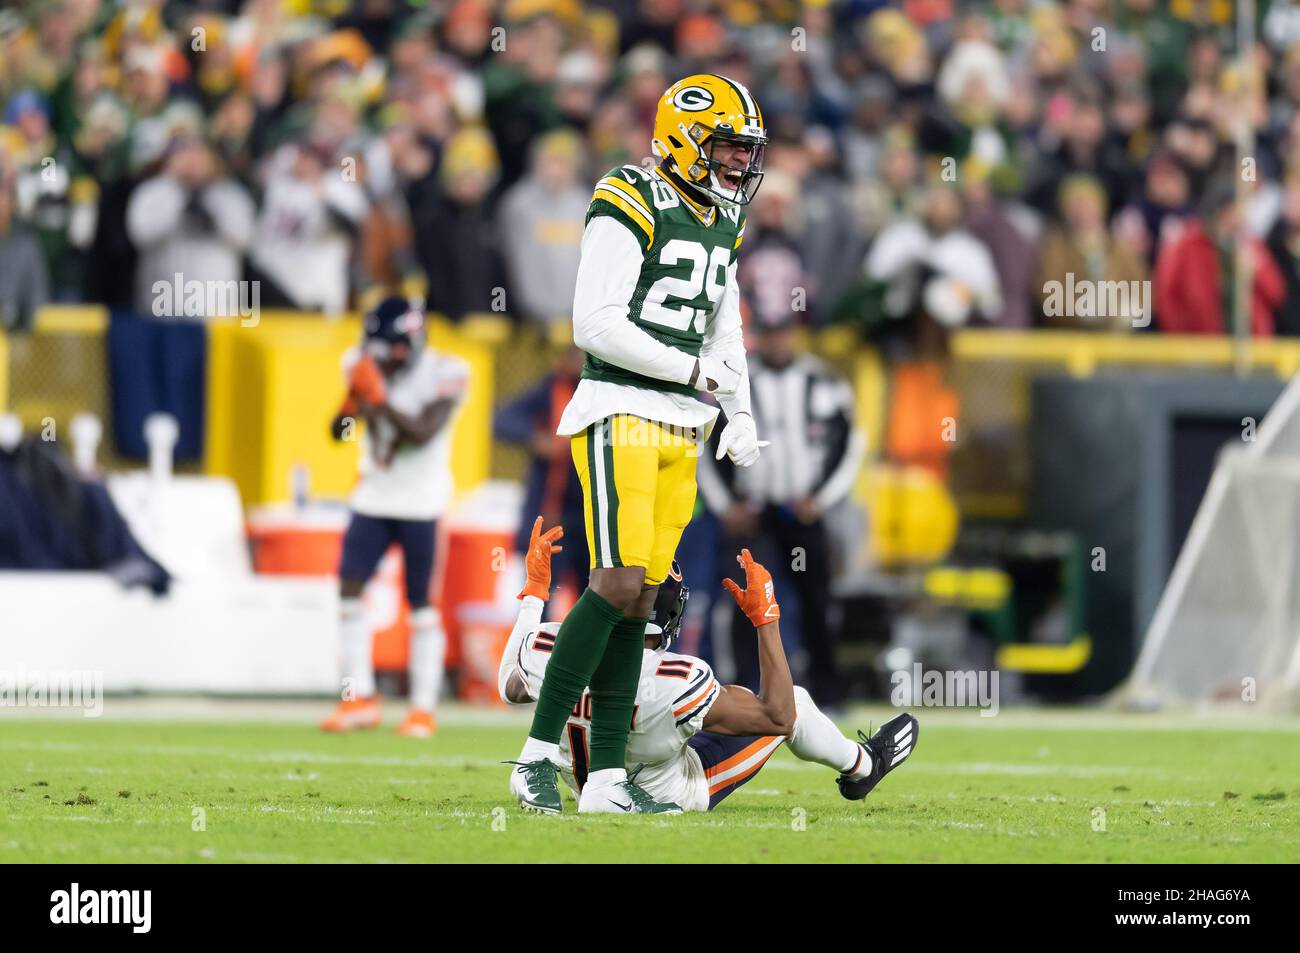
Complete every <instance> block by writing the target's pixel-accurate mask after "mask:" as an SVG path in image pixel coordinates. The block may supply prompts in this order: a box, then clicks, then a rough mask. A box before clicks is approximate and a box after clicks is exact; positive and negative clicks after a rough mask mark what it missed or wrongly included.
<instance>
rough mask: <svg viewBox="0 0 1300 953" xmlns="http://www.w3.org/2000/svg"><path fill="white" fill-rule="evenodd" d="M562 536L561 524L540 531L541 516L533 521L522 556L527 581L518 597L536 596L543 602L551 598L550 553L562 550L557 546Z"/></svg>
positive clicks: (562, 550) (562, 528)
mask: <svg viewBox="0 0 1300 953" xmlns="http://www.w3.org/2000/svg"><path fill="white" fill-rule="evenodd" d="M563 538H564V527H563V526H552V527H551V528H550V529H548V530H547V531H546V532H545V533H543V532H542V518H541V517H540V516H539V517H537V520H536V521H535V522H534V523H533V534H532V536H530V537H529V539H528V555H526V556H525V557H524V570H525V571H526V572H527V573H528V581H527V582H526V583H524V588H523V589H522V590H521V591H520V593H519V595H518V598H520V599H522V598H523V597H524V596H536V597H537V598H538V599H541V600H542V601H543V602H545V601H546V600H547V599H549V598H551V553H562V552H564V547H563V546H557V545H556V543H558V542H559V541H560V540H562V539H563Z"/></svg>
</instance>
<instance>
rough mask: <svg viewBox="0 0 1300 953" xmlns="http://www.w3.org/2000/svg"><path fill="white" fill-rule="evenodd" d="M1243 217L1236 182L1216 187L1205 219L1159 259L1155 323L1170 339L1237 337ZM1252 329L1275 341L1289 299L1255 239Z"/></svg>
mask: <svg viewBox="0 0 1300 953" xmlns="http://www.w3.org/2000/svg"><path fill="white" fill-rule="evenodd" d="M1239 223H1240V215H1239V211H1238V208H1237V202H1236V198H1235V195H1234V190H1233V183H1232V182H1231V181H1230V180H1221V181H1218V182H1216V183H1214V184H1213V185H1211V186H1210V189H1209V191H1208V193H1207V194H1206V197H1205V201H1204V202H1203V203H1202V207H1201V215H1200V218H1199V220H1197V221H1194V222H1191V223H1189V224H1188V225H1187V227H1186V228H1185V229H1183V231H1182V232H1181V233H1180V234H1179V235H1178V237H1177V238H1175V239H1173V240H1172V241H1169V242H1167V243H1166V244H1165V245H1164V247H1163V248H1162V249H1161V250H1160V254H1159V256H1158V257H1157V258H1156V271H1155V288H1154V290H1155V322H1156V326H1157V327H1158V328H1159V329H1160V330H1161V331H1165V332H1167V333H1170V334H1231V333H1232V309H1233V295H1234V288H1233V283H1234V281H1235V277H1236V268H1235V265H1236V262H1235V257H1236V251H1237V249H1238V247H1239V245H1240V242H1241V238H1240V235H1241V231H1240V227H1239ZM1248 250H1249V253H1250V256H1251V271H1252V275H1251V290H1250V329H1251V334H1253V335H1255V336H1256V337H1271V336H1272V334H1273V318H1274V314H1275V313H1276V312H1277V309H1278V308H1279V307H1280V306H1281V304H1282V300H1283V298H1284V297H1285V295H1286V285H1285V282H1284V280H1283V277H1282V273H1281V272H1280V271H1279V270H1278V267H1277V263H1276V262H1275V261H1274V260H1273V257H1272V256H1271V255H1270V254H1269V253H1268V250H1267V248H1266V247H1265V246H1264V244H1263V242H1261V241H1259V240H1258V239H1257V238H1255V237H1253V236H1252V237H1251V238H1250V239H1249V246H1248Z"/></svg>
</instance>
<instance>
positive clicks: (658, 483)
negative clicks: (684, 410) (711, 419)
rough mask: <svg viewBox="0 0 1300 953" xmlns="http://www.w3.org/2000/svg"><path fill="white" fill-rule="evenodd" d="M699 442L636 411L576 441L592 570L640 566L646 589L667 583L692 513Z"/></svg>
mask: <svg viewBox="0 0 1300 953" xmlns="http://www.w3.org/2000/svg"><path fill="white" fill-rule="evenodd" d="M696 437H697V432H696V430H695V429H694V428H689V427H688V428H682V427H670V426H667V425H665V424H660V423H656V422H654V421H651V420H645V419H644V418H641V417H634V416H632V415H631V414H615V415H613V416H610V417H606V418H605V419H604V420H598V421H597V422H596V423H594V424H592V425H591V426H590V427H588V428H587V429H586V430H585V431H583V432H582V433H580V434H575V435H574V436H573V438H572V439H571V440H570V449H571V450H572V452H573V465H574V467H576V468H577V471H578V479H579V480H580V481H581V483H582V496H583V501H584V507H583V512H584V514H585V517H586V519H585V522H586V526H587V548H588V551H589V552H590V553H591V568H593V569H595V568H597V567H611V566H643V567H645V571H646V574H645V581H646V585H651V586H653V585H658V584H659V583H661V582H663V581H664V579H665V578H666V577H667V575H668V569H669V567H670V566H672V562H673V557H674V556H675V555H676V553H677V543H678V542H679V541H680V540H681V538H682V531H683V530H684V529H686V524H687V523H689V522H690V521H691V513H692V511H693V510H694V509H695V463H696V459H697V457H698V455H699V453H700V446H699V444H698V443H696Z"/></svg>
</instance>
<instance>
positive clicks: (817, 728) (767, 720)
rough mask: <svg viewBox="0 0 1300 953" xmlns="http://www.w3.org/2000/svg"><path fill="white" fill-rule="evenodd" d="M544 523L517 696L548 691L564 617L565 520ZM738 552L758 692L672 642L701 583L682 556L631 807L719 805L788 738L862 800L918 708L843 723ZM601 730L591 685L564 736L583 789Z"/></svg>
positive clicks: (504, 686)
mask: <svg viewBox="0 0 1300 953" xmlns="http://www.w3.org/2000/svg"><path fill="white" fill-rule="evenodd" d="M541 529H542V519H541V517H538V518H537V522H536V523H535V524H534V526H533V534H532V539H531V540H530V542H529V546H528V555H527V557H526V559H525V565H526V567H527V570H528V582H527V584H526V585H525V586H524V589H523V591H522V592H521V593H520V594H519V598H520V600H521V601H522V605H521V606H520V607H519V618H518V620H517V621H516V622H515V627H514V631H512V632H511V633H510V640H509V641H508V642H507V643H506V648H505V651H504V652H503V653H502V656H501V665H500V668H499V669H498V672H497V690H498V691H499V692H500V695H501V699H502V701H505V702H506V703H507V704H511V705H523V704H528V703H530V702H534V701H536V700H537V696H538V694H539V693H540V690H541V685H542V680H543V678H544V676H545V674H546V668H547V665H548V663H549V662H550V658H551V653H552V652H553V651H554V649H555V639H556V635H557V634H558V632H559V628H560V627H559V624H557V623H553V622H551V623H542V621H541V619H542V607H543V605H544V604H545V602H546V599H547V598H548V597H549V595H550V581H551V563H550V560H551V553H552V552H556V551H559V549H560V547H559V546H556V545H555V544H556V542H557V541H558V540H559V539H560V538H562V537H563V535H564V531H563V530H562V529H561V528H560V527H558V526H556V527H554V528H552V529H551V530H550V531H548V532H546V533H543V532H542V531H541ZM736 561H737V562H738V563H740V565H741V567H742V568H743V569H744V571H745V587H744V588H743V589H742V588H741V587H740V586H738V585H736V583H735V582H733V581H732V580H730V579H726V580H724V581H723V585H724V586H726V587H727V590H728V591H729V592H730V593H731V595H732V597H733V598H734V599H735V600H736V603H737V605H739V606H740V610H741V612H743V613H744V614H745V615H746V616H747V617H748V618H749V620H750V622H751V623H753V625H754V635H755V637H756V640H757V642H758V658H759V690H758V693H757V694H755V693H754V692H752V691H750V690H749V689H747V688H745V687H743V686H741V685H721V684H719V683H718V680H717V679H716V678H715V677H714V675H713V670H712V669H711V668H710V667H709V664H708V663H707V662H705V661H704V660H703V659H699V658H696V657H694V656H692V655H679V654H677V653H675V652H672V651H670V648H671V646H672V643H673V641H674V639H675V638H676V636H677V631H678V629H679V627H680V625H681V619H682V611H683V610H684V609H685V606H686V600H687V598H688V596H689V594H690V590H689V589H687V587H686V585H685V582H684V581H683V579H682V574H681V571H680V570H679V569H678V568H677V564H676V563H674V564H673V566H672V568H671V569H670V570H669V573H668V577H667V578H666V579H665V580H664V582H663V584H662V585H661V586H660V587H659V592H658V597H657V598H656V600H655V605H654V609H653V610H652V612H651V615H650V619H649V621H648V622H647V624H646V626H645V636H644V649H643V651H642V653H641V677H640V680H639V682H638V683H637V690H636V706H635V708H634V709H633V714H632V730H631V733H630V734H629V735H628V742H627V753H626V759H627V762H626V764H627V771H628V775H629V777H634V778H635V782H634V784H633V785H632V786H631V787H630V788H629V789H628V795H627V802H626V804H625V805H622V809H623V810H624V811H627V812H629V813H631V812H637V811H638V810H639V809H640V807H641V805H638V804H637V803H636V801H637V799H638V798H640V799H644V800H647V801H651V802H658V803H665V802H669V803H673V804H677V805H680V806H681V808H682V810H685V811H711V810H713V809H714V808H715V807H717V806H718V804H719V803H721V801H722V800H723V799H724V798H725V797H727V796H728V795H729V794H731V793H732V792H734V791H735V790H736V789H737V788H739V787H740V786H741V785H742V784H744V783H745V782H746V781H749V780H750V779H751V778H753V777H754V776H755V775H757V774H758V772H759V770H760V769H761V768H762V767H763V765H765V764H766V763H767V760H768V759H769V758H770V757H772V755H773V754H775V753H776V749H777V748H779V747H781V745H782V744H786V745H788V746H789V747H790V752H791V754H793V755H794V756H795V757H796V758H799V759H801V760H803V761H811V762H813V763H815V764H821V765H825V766H826V767H828V768H830V769H831V770H833V771H835V772H836V773H837V774H838V775H839V776H838V778H837V779H836V783H837V784H838V785H839V789H840V794H841V795H843V796H844V797H845V798H847V799H848V800H850V801H857V800H861V799H862V798H864V797H866V796H867V795H868V794H869V793H871V790H872V789H873V788H874V787H875V786H876V785H877V784H879V783H880V781H881V779H882V778H884V776H885V775H886V774H888V773H889V772H890V771H892V770H894V769H895V768H897V767H899V766H900V765H901V764H902V763H903V762H904V761H906V760H907V758H908V757H909V756H910V755H911V753H912V752H913V751H914V750H915V748H916V739H917V738H918V737H919V735H920V726H919V725H918V724H917V721H916V719H915V718H914V717H912V716H911V715H907V714H902V715H897V716H895V717H894V718H892V719H890V720H889V721H887V722H886V723H885V724H884V725H882V726H881V728H880V730H879V731H877V732H876V733H875V734H874V735H872V736H871V737H870V738H868V737H867V736H866V735H865V734H864V733H863V732H858V739H859V740H858V741H856V742H854V741H852V740H850V739H848V738H846V737H844V735H842V734H841V733H840V730H839V729H838V728H836V727H835V723H834V722H832V721H831V720H830V719H829V718H827V717H826V715H824V714H823V713H822V712H821V710H820V709H818V707H817V705H816V704H815V703H814V702H813V700H812V696H811V695H809V694H808V692H807V691H805V690H804V689H802V688H800V687H799V686H797V685H795V684H794V681H793V680H792V678H791V676H790V666H789V665H788V664H787V662H786V657H785V650H784V649H783V648H782V647H781V633H780V630H779V628H778V620H779V619H780V618H781V608H780V606H779V605H778V604H777V601H776V593H775V590H774V588H773V586H772V577H771V575H769V574H768V571H767V570H766V569H764V568H763V567H762V566H761V565H759V564H758V563H756V562H754V559H753V557H752V556H751V555H750V553H749V550H747V549H745V550H742V551H741V555H740V556H739V557H737V560H736ZM590 734H591V693H590V691H587V692H583V694H582V696H581V697H580V698H579V699H578V703H577V705H575V706H574V710H573V711H572V712H571V713H570V714H569V719H568V722H567V723H566V725H565V730H564V732H563V733H562V734H561V736H560V753H559V761H560V763H559V765H558V767H559V773H560V775H561V776H562V777H563V778H564V780H565V782H566V783H567V784H568V785H569V788H570V789H571V790H572V791H573V792H574V793H575V794H577V793H580V792H581V791H582V789H583V787H584V785H585V784H586V782H587V778H588V776H589V774H590V770H591V761H590V741H589V739H590Z"/></svg>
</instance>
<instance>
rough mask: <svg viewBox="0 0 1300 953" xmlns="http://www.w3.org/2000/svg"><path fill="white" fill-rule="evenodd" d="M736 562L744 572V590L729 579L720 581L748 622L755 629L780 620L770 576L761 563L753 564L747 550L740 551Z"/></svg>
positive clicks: (779, 611)
mask: <svg viewBox="0 0 1300 953" xmlns="http://www.w3.org/2000/svg"><path fill="white" fill-rule="evenodd" d="M736 562H738V563H740V568H741V569H743V570H745V588H744V589H741V588H740V586H738V585H736V584H735V582H733V581H732V580H730V579H724V580H722V585H723V587H724V588H725V589H726V590H727V591H728V592H729V593H731V597H732V598H733V599H735V600H736V605H738V606H740V611H741V612H743V613H745V615H747V616H749V621H750V622H752V623H754V626H755V627H756V628H757V627H758V626H760V625H766V624H767V623H768V622H775V621H776V620H777V619H779V618H781V607H780V606H779V605H777V604H776V590H775V587H774V586H773V585H772V574H771V573H769V572H768V571H767V570H766V569H764V568H763V565H762V563H756V562H754V557H753V556H752V555H751V554H750V552H749V550H748V549H742V550H741V551H740V555H739V556H737V557H736Z"/></svg>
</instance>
